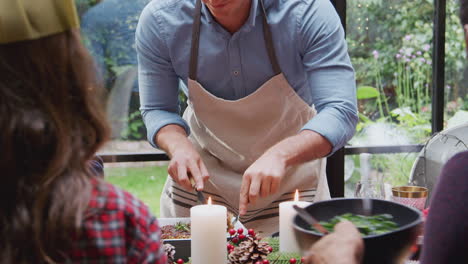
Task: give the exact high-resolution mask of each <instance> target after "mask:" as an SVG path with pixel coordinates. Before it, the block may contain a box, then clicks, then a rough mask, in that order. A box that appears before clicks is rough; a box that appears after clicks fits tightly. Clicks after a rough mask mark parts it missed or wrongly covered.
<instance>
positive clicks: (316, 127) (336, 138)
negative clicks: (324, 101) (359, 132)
mask: <svg viewBox="0 0 468 264" xmlns="http://www.w3.org/2000/svg"><path fill="white" fill-rule="evenodd" d="M356 123H357V119H356V120H354V118H349V119H348V120H342V119H341V118H339V117H337V116H336V115H335V114H334V113H333V112H332V111H323V112H321V113H319V114H317V115H316V116H315V117H314V118H312V119H311V120H310V121H309V122H307V123H306V124H305V125H304V126H303V127H302V129H301V131H302V130H311V131H314V132H316V133H319V134H320V135H322V136H323V137H325V138H326V139H327V140H328V141H329V142H330V143H331V145H332V151H331V152H330V153H328V155H327V156H326V157H330V156H331V155H333V153H335V152H336V151H337V150H339V149H340V148H342V147H343V146H344V145H345V144H346V143H347V142H348V140H349V139H351V138H352V136H353V135H354V132H355V127H356Z"/></svg>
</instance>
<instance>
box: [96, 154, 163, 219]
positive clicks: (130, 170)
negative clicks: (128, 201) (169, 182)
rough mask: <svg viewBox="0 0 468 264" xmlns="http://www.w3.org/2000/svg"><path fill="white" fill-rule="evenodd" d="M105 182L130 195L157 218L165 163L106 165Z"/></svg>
mask: <svg viewBox="0 0 468 264" xmlns="http://www.w3.org/2000/svg"><path fill="white" fill-rule="evenodd" d="M104 174H105V179H106V181H108V182H110V183H113V184H115V185H116V186H118V187H120V188H122V189H124V190H126V191H128V192H130V193H132V194H133V195H135V196H136V197H138V198H139V199H140V200H142V201H143V202H144V203H145V204H146V205H148V206H149V208H150V210H151V212H152V213H153V214H154V215H156V216H159V199H160V197H161V193H162V189H163V187H164V183H165V181H166V177H167V162H128V163H126V162H122V163H106V166H105V170H104Z"/></svg>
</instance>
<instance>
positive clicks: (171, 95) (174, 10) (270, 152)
mask: <svg viewBox="0 0 468 264" xmlns="http://www.w3.org/2000/svg"><path fill="white" fill-rule="evenodd" d="M198 10H200V11H198ZM197 14H198V15H199V17H197ZM198 22H199V25H197V23H198ZM136 48H137V54H138V63H139V88H140V102H141V108H140V109H141V111H142V115H143V118H144V121H145V124H146V127H147V130H148V140H149V141H150V143H151V144H153V146H155V147H158V148H161V149H163V150H164V151H166V152H167V153H168V155H169V156H170V157H171V162H170V164H169V169H168V171H169V174H170V176H171V177H170V178H168V182H167V183H166V187H165V191H164V192H163V197H162V198H161V202H162V204H161V206H162V207H163V208H162V210H161V213H162V215H163V216H182V215H187V214H188V210H187V209H186V208H189V207H190V206H192V205H193V204H194V202H193V201H194V200H195V199H194V197H195V196H194V195H195V194H194V193H193V192H192V191H190V190H191V189H192V188H193V187H192V185H191V183H190V182H191V181H190V179H191V178H192V179H193V181H194V182H195V187H196V189H197V190H200V191H201V190H203V191H204V192H205V193H208V194H209V195H212V196H213V197H214V198H218V199H217V200H218V202H219V203H222V204H224V205H226V206H227V207H228V209H230V210H231V211H233V212H239V213H240V214H241V215H244V219H242V220H243V222H244V223H249V222H252V223H254V222H256V221H260V220H262V219H271V218H274V217H275V216H277V214H278V204H279V202H280V201H281V200H288V199H291V196H292V195H291V192H293V191H294V190H295V189H299V191H300V193H301V196H302V197H305V198H304V200H308V201H314V200H319V199H326V198H327V196H328V197H329V194H328V190H327V189H326V190H325V189H324V188H322V187H323V186H326V178H325V179H324V178H323V176H324V171H325V168H324V162H323V160H321V159H320V158H323V157H326V156H328V155H331V154H332V153H333V152H334V151H336V150H337V149H339V148H341V147H342V146H344V145H345V143H346V142H347V141H348V140H349V139H350V138H351V137H352V136H353V134H354V130H355V125H356V123H357V119H358V118H357V108H356V95H355V78H354V71H353V68H352V66H351V63H350V59H349V56H348V53H347V46H346V42H345V38H344V32H343V28H342V26H341V24H340V20H339V17H338V15H337V14H336V12H335V10H334V8H333V6H332V4H331V3H330V2H329V1H328V0H289V1H276V0H263V1H259V0H203V3H200V2H199V1H197V0H158V1H153V2H151V3H149V4H148V5H147V6H146V7H145V9H144V10H143V13H142V14H141V17H140V20H139V24H138V27H137V33H136ZM179 79H181V80H182V81H183V82H184V83H185V84H186V85H187V87H188V89H187V91H185V92H186V93H187V94H188V97H189V108H188V111H186V113H185V115H184V119H183V118H181V117H179V115H178V114H177V87H178V85H177V83H178V80H179ZM275 97H279V98H275ZM304 105H305V106H307V107H304ZM314 107H315V109H316V110H317V111H315V109H314ZM188 135H190V136H189V137H188ZM304 166H305V167H304ZM306 168H307V169H306ZM182 187H183V188H185V190H182ZM239 193H240V195H239ZM248 206H249V207H248ZM247 209H249V210H247ZM276 221H277V220H276Z"/></svg>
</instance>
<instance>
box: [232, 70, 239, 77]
mask: <svg viewBox="0 0 468 264" xmlns="http://www.w3.org/2000/svg"><path fill="white" fill-rule="evenodd" d="M232 73H233V74H234V75H235V76H237V75H239V73H240V72H239V71H233V72H232Z"/></svg>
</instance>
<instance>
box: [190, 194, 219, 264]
mask: <svg viewBox="0 0 468 264" xmlns="http://www.w3.org/2000/svg"><path fill="white" fill-rule="evenodd" d="M226 215H227V212H226V207H224V206H221V205H214V204H212V202H211V197H209V198H208V204H206V205H197V206H194V207H192V208H191V209H190V221H191V228H190V229H191V234H192V241H191V255H192V256H191V257H192V264H226V263H227V248H226V229H227V221H226Z"/></svg>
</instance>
